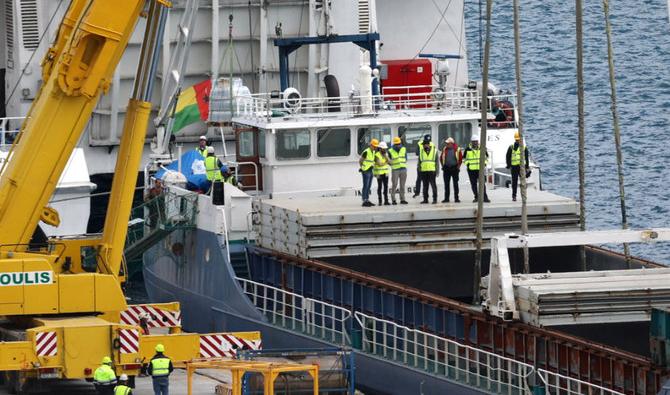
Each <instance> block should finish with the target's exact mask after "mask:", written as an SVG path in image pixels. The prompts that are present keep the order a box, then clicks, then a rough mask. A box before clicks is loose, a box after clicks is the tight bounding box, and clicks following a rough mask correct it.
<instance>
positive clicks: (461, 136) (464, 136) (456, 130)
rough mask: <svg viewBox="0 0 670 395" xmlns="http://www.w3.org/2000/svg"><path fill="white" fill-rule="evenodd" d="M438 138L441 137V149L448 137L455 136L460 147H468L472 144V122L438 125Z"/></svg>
mask: <svg viewBox="0 0 670 395" xmlns="http://www.w3.org/2000/svg"><path fill="white" fill-rule="evenodd" d="M437 130H438V133H437V134H438V138H439V139H440V144H439V147H440V149H441V148H443V147H444V145H445V144H444V140H446V139H447V137H453V138H454V141H455V142H456V144H458V146H459V147H466V146H467V145H468V144H470V137H472V124H471V123H443V124H440V126H439V127H438V129H437Z"/></svg>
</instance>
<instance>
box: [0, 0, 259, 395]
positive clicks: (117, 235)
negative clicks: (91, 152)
mask: <svg viewBox="0 0 670 395" xmlns="http://www.w3.org/2000/svg"><path fill="white" fill-rule="evenodd" d="M169 7H171V4H170V3H169V1H168V0H116V1H108V0H72V1H71V3H70V5H69V7H68V10H67V12H66V14H65V16H64V19H63V22H62V24H61V26H60V29H59V32H58V36H57V38H56V41H55V43H54V44H53V46H52V47H51V48H50V49H49V51H48V52H47V55H46V56H45V58H44V60H43V62H42V67H43V71H42V74H43V78H44V83H43V85H42V87H41V89H40V92H39V93H38V95H37V97H36V98H35V101H34V102H33V104H32V107H31V109H30V111H29V113H28V116H27V117H26V120H25V121H24V123H23V125H22V127H21V131H20V133H19V135H18V137H17V139H16V141H15V142H14V144H13V146H12V148H11V151H10V154H9V158H10V160H9V161H7V162H5V164H4V165H3V167H2V169H1V170H0V316H2V317H3V319H2V320H1V321H0V336H1V338H2V340H3V342H0V371H5V372H10V373H9V374H8V375H7V376H8V377H10V378H12V379H13V380H12V386H13V387H14V388H13V389H14V390H16V391H19V392H20V391H24V390H27V387H28V384H29V383H30V382H31V381H32V380H33V379H39V378H68V379H75V378H90V377H91V376H92V372H93V370H94V369H95V367H96V366H97V365H98V364H99V362H100V360H101V358H102V357H103V356H107V355H109V356H111V357H112V359H113V361H114V367H115V369H116V371H117V373H118V374H120V373H127V374H128V375H131V376H132V375H136V374H137V373H138V371H139V368H140V366H141V363H142V362H143V361H145V360H147V359H148V358H150V356H151V354H152V353H153V347H154V346H155V345H156V344H157V343H163V344H164V345H165V346H166V347H167V348H168V349H169V350H170V352H169V354H170V356H171V357H172V358H173V360H175V361H177V362H179V361H188V360H191V359H193V358H198V357H199V356H200V353H199V343H200V341H201V339H200V336H207V335H198V334H170V335H168V334H166V335H149V336H142V335H140V333H141V332H140V328H139V327H138V326H136V325H132V324H126V323H122V322H121V320H120V316H121V314H122V313H123V312H124V311H126V310H127V309H128V306H127V304H126V299H125V297H124V294H123V291H122V288H121V282H122V281H123V276H122V275H121V274H120V269H121V262H122V256H123V248H124V243H125V238H126V234H127V222H128V217H129V214H130V210H131V206H132V198H133V192H134V189H135V184H136V179H137V176H136V175H137V169H138V168H139V164H140V160H141V154H142V148H143V145H144V141H145V135H146V129H147V125H148V121H149V116H150V112H151V103H150V102H149V100H150V96H151V91H152V83H153V80H154V76H155V72H156V67H157V62H158V53H159V50H160V43H161V36H162V34H163V27H164V24H165V21H166V13H167V12H168V8H169ZM144 16H146V30H145V34H144V40H143V45H142V51H141V54H140V59H139V65H138V68H137V75H136V80H135V85H134V89H133V91H132V96H131V98H130V100H129V103H128V109H127V113H126V118H125V124H124V128H123V135H122V137H121V142H120V146H119V151H118V157H117V161H116V168H115V175H114V180H113V184H112V190H111V195H110V203H109V206H108V209H107V216H106V220H105V226H104V230H103V233H102V235H101V236H100V237H91V236H87V237H81V238H74V237H73V238H66V239H57V240H53V239H52V240H49V241H48V242H47V243H46V244H44V245H36V244H35V242H34V240H33V235H34V234H36V231H37V229H38V224H39V222H40V221H42V222H45V223H47V224H52V225H54V224H58V222H59V220H58V213H57V212H56V211H55V210H53V209H52V208H50V207H48V202H49V199H50V197H51V196H52V194H53V192H54V190H55V188H56V184H57V182H58V179H59V177H60V175H61V173H62V172H63V169H64V167H65V165H66V163H67V161H68V158H69V157H70V155H71V153H72V151H73V149H74V148H75V146H76V145H77V142H78V141H79V139H80V137H81V135H82V133H83V131H84V128H85V126H86V124H87V122H88V121H89V119H90V116H91V113H92V111H93V109H94V107H95V105H96V103H97V102H98V99H99V98H100V97H101V95H103V94H105V93H106V92H107V90H108V89H109V87H110V84H111V81H112V74H113V72H114V70H115V68H116V67H117V65H118V63H119V61H120V60H121V56H122V54H123V52H124V50H125V48H126V45H127V44H128V41H129V39H130V37H131V35H132V33H133V30H134V28H135V25H136V23H137V22H138V20H139V19H140V18H141V17H144ZM31 240H32V242H31ZM83 248H93V249H95V251H96V252H97V254H96V259H97V262H96V266H97V267H96V269H95V270H94V271H89V270H87V268H86V267H84V265H83V264H82V252H81V251H82V249H83ZM235 335H236V336H240V337H247V338H248V339H254V338H255V337H257V336H258V333H255V332H251V333H239V334H235ZM209 336H211V334H210V335H209Z"/></svg>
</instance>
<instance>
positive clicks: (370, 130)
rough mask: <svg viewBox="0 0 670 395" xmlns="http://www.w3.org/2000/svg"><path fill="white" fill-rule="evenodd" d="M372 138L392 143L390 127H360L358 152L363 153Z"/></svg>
mask: <svg viewBox="0 0 670 395" xmlns="http://www.w3.org/2000/svg"><path fill="white" fill-rule="evenodd" d="M372 139H377V140H379V141H385V142H386V144H390V143H391V128H390V127H375V126H373V127H367V128H359V129H358V153H359V154H360V153H362V152H363V151H364V150H365V149H366V148H367V147H368V146H369V145H370V141H372Z"/></svg>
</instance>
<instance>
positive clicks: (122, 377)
mask: <svg viewBox="0 0 670 395" xmlns="http://www.w3.org/2000/svg"><path fill="white" fill-rule="evenodd" d="M119 380H120V381H128V375H127V374H125V373H123V374H122V375H121V376H119Z"/></svg>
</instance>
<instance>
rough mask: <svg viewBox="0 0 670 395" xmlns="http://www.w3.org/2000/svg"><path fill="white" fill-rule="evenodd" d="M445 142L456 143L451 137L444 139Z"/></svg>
mask: <svg viewBox="0 0 670 395" xmlns="http://www.w3.org/2000/svg"><path fill="white" fill-rule="evenodd" d="M444 142H445V143H447V144H449V143H451V144H453V143H454V139H453V138H451V137H448V138H447V139H446V140H444Z"/></svg>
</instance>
